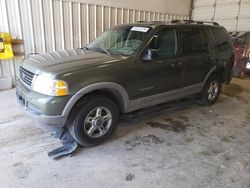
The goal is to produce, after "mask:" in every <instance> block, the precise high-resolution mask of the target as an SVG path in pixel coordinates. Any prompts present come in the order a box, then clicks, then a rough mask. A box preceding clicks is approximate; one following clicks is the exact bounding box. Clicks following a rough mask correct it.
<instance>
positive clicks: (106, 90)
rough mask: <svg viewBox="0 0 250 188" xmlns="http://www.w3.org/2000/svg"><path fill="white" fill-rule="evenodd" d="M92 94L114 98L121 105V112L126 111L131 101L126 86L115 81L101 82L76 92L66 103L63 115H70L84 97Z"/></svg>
mask: <svg viewBox="0 0 250 188" xmlns="http://www.w3.org/2000/svg"><path fill="white" fill-rule="evenodd" d="M91 94H99V95H104V96H106V97H108V98H110V99H112V100H113V101H114V102H115V103H116V104H117V105H118V107H119V109H120V111H121V112H125V111H126V108H127V106H128V103H129V97H128V93H127V91H126V90H125V88H124V87H122V86H121V85H119V84H117V83H113V82H101V83H95V84H92V85H89V86H86V87H84V88H82V89H81V90H79V91H78V92H77V93H76V94H74V95H73V96H72V97H71V99H70V100H69V101H68V103H67V104H66V106H65V108H64V110H63V113H62V115H64V116H68V115H69V114H70V112H71V110H72V109H73V108H74V106H75V105H76V104H77V102H79V101H80V100H81V99H82V98H84V97H86V96H87V95H91Z"/></svg>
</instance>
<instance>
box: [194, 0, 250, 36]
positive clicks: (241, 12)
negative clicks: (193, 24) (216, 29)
mask: <svg viewBox="0 0 250 188" xmlns="http://www.w3.org/2000/svg"><path fill="white" fill-rule="evenodd" d="M193 8H194V9H193V19H195V20H208V21H216V22H218V23H219V24H220V25H223V26H225V27H226V28H227V30H229V31H249V30H250V0H195V1H194V7H193Z"/></svg>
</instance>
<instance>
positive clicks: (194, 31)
mask: <svg viewBox="0 0 250 188" xmlns="http://www.w3.org/2000/svg"><path fill="white" fill-rule="evenodd" d="M178 33H179V42H180V46H181V49H180V51H181V52H180V53H181V57H183V62H184V77H183V87H188V86H194V85H197V84H200V83H202V82H203V81H204V79H205V77H206V75H207V74H208V72H209V71H210V70H211V68H212V67H213V66H214V57H213V55H211V53H210V49H209V41H208V40H207V35H206V33H205V30H204V29H203V28H198V27H184V28H179V29H178Z"/></svg>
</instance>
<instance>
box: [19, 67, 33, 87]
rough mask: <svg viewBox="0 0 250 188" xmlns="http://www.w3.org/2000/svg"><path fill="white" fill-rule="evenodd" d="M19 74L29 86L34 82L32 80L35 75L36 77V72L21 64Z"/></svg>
mask: <svg viewBox="0 0 250 188" xmlns="http://www.w3.org/2000/svg"><path fill="white" fill-rule="evenodd" d="M19 74H20V75H19V76H20V79H21V80H22V81H23V82H24V83H25V84H27V85H28V86H31V84H32V80H33V77H34V75H35V74H34V73H32V72H30V71H28V70H26V69H24V68H23V67H22V66H20V69H19Z"/></svg>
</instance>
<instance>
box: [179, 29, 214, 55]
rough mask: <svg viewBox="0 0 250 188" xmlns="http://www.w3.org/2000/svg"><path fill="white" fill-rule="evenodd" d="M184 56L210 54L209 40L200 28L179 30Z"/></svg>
mask: <svg viewBox="0 0 250 188" xmlns="http://www.w3.org/2000/svg"><path fill="white" fill-rule="evenodd" d="M179 32H180V35H179V36H180V42H181V46H182V54H183V55H192V54H201V53H206V52H208V49H209V48H208V43H207V40H206V38H205V36H204V34H203V32H202V31H201V29H199V28H192V27H190V28H183V29H180V30H179Z"/></svg>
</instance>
